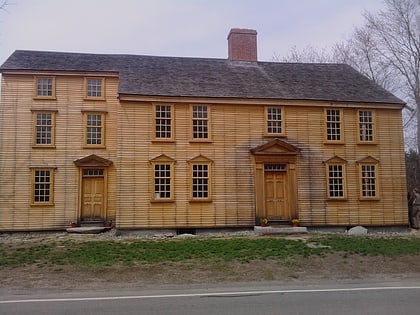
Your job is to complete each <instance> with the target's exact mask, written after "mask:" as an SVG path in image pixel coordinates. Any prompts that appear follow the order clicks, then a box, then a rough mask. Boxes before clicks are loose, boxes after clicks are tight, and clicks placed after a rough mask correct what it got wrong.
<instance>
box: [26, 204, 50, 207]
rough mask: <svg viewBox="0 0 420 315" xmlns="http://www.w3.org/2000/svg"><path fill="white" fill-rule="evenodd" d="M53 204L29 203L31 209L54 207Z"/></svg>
mask: <svg viewBox="0 0 420 315" xmlns="http://www.w3.org/2000/svg"><path fill="white" fill-rule="evenodd" d="M54 206H55V204H54V203H31V207H54Z"/></svg>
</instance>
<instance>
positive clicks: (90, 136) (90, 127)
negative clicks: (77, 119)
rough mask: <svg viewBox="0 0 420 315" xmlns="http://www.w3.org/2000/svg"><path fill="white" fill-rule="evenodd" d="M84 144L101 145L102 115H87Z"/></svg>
mask: <svg viewBox="0 0 420 315" xmlns="http://www.w3.org/2000/svg"><path fill="white" fill-rule="evenodd" d="M86 144H91V145H98V144H102V115H101V114H88V115H87V118H86Z"/></svg>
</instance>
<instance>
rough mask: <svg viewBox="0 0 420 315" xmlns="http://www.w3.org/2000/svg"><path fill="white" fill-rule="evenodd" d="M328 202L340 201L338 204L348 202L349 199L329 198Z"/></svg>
mask: <svg viewBox="0 0 420 315" xmlns="http://www.w3.org/2000/svg"><path fill="white" fill-rule="evenodd" d="M327 201H338V202H342V201H347V197H342V198H331V197H328V198H327Z"/></svg>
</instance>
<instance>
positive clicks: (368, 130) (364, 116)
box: [358, 110, 375, 143]
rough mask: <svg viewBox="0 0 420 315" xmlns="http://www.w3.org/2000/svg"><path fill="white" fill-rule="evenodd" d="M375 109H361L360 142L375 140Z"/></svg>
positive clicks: (359, 115)
mask: <svg viewBox="0 0 420 315" xmlns="http://www.w3.org/2000/svg"><path fill="white" fill-rule="evenodd" d="M373 119H374V118H373V111H371V110H359V111H358V120H359V130H358V131H359V132H358V134H359V142H363V143H368V142H369V143H372V142H374V141H375V138H374V121H373Z"/></svg>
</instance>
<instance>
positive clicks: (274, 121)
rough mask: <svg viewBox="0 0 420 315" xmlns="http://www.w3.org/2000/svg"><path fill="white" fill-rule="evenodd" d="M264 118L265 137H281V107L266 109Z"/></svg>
mask: <svg viewBox="0 0 420 315" xmlns="http://www.w3.org/2000/svg"><path fill="white" fill-rule="evenodd" d="M265 117H266V119H265V123H266V128H265V130H266V134H267V135H282V134H283V133H284V130H283V129H284V126H283V108H282V107H278V106H277V107H266V108H265Z"/></svg>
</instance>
